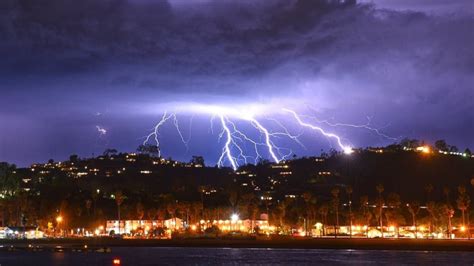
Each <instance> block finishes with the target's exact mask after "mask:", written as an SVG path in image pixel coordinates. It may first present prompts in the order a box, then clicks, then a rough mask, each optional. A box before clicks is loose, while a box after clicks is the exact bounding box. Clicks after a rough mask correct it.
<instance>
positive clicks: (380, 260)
mask: <svg viewBox="0 0 474 266" xmlns="http://www.w3.org/2000/svg"><path fill="white" fill-rule="evenodd" d="M114 258H120V259H121V262H122V265H158V264H159V265H176V264H180V265H209V264H219V265H222V264H226V265H242V264H258V265H275V264H280V265H288V264H293V265H294V264H298V265H314V264H318V265H342V264H354V265H377V264H397V265H398V264H405V265H406V264H412V265H415V264H416V265H420V264H421V265H472V264H473V262H474V252H440V251H388V250H387V251H383V250H377V251H375V250H353V249H346V250H330V249H269V248H171V247H170V248H165V247H133V248H127V247H117V248H113V249H112V252H111V253H106V254H103V253H73V252H67V253H53V252H27V251H17V252H1V253H0V264H1V265H2V266H4V265H35V266H42V265H68V266H69V265H112V260H113V259H114Z"/></svg>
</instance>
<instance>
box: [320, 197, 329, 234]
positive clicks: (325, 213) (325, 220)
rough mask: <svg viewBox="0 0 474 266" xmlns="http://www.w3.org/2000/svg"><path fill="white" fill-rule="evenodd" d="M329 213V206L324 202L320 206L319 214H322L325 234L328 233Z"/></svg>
mask: <svg viewBox="0 0 474 266" xmlns="http://www.w3.org/2000/svg"><path fill="white" fill-rule="evenodd" d="M328 213H329V207H328V205H327V204H326V203H323V204H322V205H321V207H319V214H321V219H322V220H323V235H326V229H325V228H326V227H325V226H326V224H327V223H328Z"/></svg>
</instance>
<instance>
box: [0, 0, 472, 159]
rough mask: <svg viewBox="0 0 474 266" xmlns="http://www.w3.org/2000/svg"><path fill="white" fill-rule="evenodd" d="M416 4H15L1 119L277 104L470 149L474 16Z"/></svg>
mask: <svg viewBox="0 0 474 266" xmlns="http://www.w3.org/2000/svg"><path fill="white" fill-rule="evenodd" d="M380 3H382V4H384V5H382V6H381V7H383V8H387V7H388V8H391V6H387V2H386V1H385V2H384V1H381V2H380ZM399 3H400V2H399ZM404 3H405V4H404V5H402V4H400V5H398V6H397V7H396V11H395V10H391V9H383V10H381V9H379V8H378V1H373V4H365V3H364V4H356V3H355V1H336V0H325V1H323V0H291V1H290V0H282V1H217V0H216V1H211V0H202V1H180V0H175V1H169V2H167V1H153V0H128V1H127V0H103V1H96V0H82V1H73V0H3V1H1V2H0V40H1V41H0V56H1V59H2V60H1V61H0V78H1V79H2V84H0V89H1V90H2V94H3V97H2V98H1V99H0V103H1V107H0V111H1V114H3V115H4V116H5V117H12V116H15V117H18V116H19V117H26V118H24V119H26V120H28V119H32V118H31V117H34V119H35V121H36V120H37V119H39V118H38V117H43V119H53V118H54V117H58V115H57V113H61V117H64V116H74V115H76V116H81V120H82V119H85V120H87V115H90V114H93V113H96V112H97V111H103V110H104V109H110V110H111V111H110V112H112V113H113V112H115V113H117V112H118V113H120V114H119V115H120V116H124V114H125V113H127V111H130V112H134V110H135V109H134V107H138V106H140V105H148V104H150V105H152V104H154V103H166V102H172V101H180V100H194V101H204V102H205V101H210V100H209V99H211V100H212V99H214V98H213V97H219V99H222V101H224V102H229V101H232V102H235V101H241V102H245V101H257V102H258V101H265V99H266V98H267V97H270V98H273V99H274V101H276V102H278V101H284V100H287V99H292V100H294V101H296V102H298V103H300V104H301V105H300V106H305V105H309V106H311V107H314V108H316V109H317V111H318V112H319V114H320V115H323V116H325V117H334V118H335V119H337V120H342V121H345V122H351V121H358V122H360V121H363V120H364V119H365V117H366V116H371V117H374V120H375V121H374V122H375V123H378V124H379V125H385V124H390V125H391V127H390V128H389V130H390V133H392V135H395V136H400V135H405V136H406V135H409V136H413V137H419V138H448V139H454V140H455V141H456V142H458V143H459V144H461V145H462V146H468V145H471V146H472V145H474V143H473V140H472V137H470V136H471V135H472V131H473V130H474V128H473V127H474V126H473V124H474V114H473V113H472V110H473V109H474V105H473V103H472V99H473V98H474V92H473V91H474V88H473V84H474V75H473V73H474V50H473V49H472V47H474V34H473V32H472V29H473V28H474V19H473V17H472V13H469V12H467V14H466V13H462V12H456V13H449V14H445V13H443V14H440V13H439V12H438V13H436V15H432V14H429V13H426V12H423V11H424V10H426V9H429V8H430V5H429V3H428V2H426V1H423V4H422V5H421V7H422V8H421V7H420V5H416V6H415V5H413V6H415V7H416V8H409V7H411V5H410V3H407V2H404ZM438 6H439V5H438ZM469 6H470V4H469V3H467V2H466V7H467V8H469ZM405 7H407V8H405ZM394 8H395V7H394ZM436 10H440V8H437V9H436ZM210 96H212V98H210ZM19 102H21V103H22V104H21V105H20V104H18V103H19ZM118 107H120V108H121V109H117V108H118ZM117 110H120V111H117ZM136 110H141V109H139V108H137V109H136ZM136 110H135V111H136ZM159 111H162V110H158V112H159ZM127 114H128V115H131V114H130V113H127ZM44 117H46V118H44ZM61 119H62V118H61ZM94 119H95V118H94ZM3 120H4V121H6V120H8V119H7V118H6V119H3ZM17 121H19V120H17ZM147 122H149V121H148V120H147ZM90 123H91V124H92V123H95V121H90ZM117 123H118V122H117ZM144 123H145V122H144ZM27 124H28V123H27ZM440 125H444V126H440ZM25 127H26V128H27V126H25ZM0 134H1V133H0ZM0 136H1V135H0ZM129 137H130V136H129ZM130 138H131V139H132V138H133V137H130ZM358 144H361V145H362V144H367V145H368V144H371V142H370V140H361V141H359V142H358ZM0 156H2V154H0ZM3 156H5V155H3ZM0 159H1V158H0Z"/></svg>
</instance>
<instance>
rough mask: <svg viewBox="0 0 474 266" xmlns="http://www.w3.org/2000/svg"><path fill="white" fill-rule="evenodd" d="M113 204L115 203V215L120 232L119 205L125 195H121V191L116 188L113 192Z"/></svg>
mask: <svg viewBox="0 0 474 266" xmlns="http://www.w3.org/2000/svg"><path fill="white" fill-rule="evenodd" d="M114 196H115V204H116V205H117V217H118V233H119V234H120V206H121V205H122V203H123V201H124V200H125V196H124V195H123V193H122V191H120V190H118V191H117V192H115V195H114Z"/></svg>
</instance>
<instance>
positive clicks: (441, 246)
mask: <svg viewBox="0 0 474 266" xmlns="http://www.w3.org/2000/svg"><path fill="white" fill-rule="evenodd" d="M0 245H3V246H4V247H5V246H12V247H16V248H25V247H28V246H29V245H32V246H41V247H45V248H47V247H55V246H62V247H64V248H67V247H83V246H84V245H87V247H88V248H91V249H92V248H100V247H110V248H113V247H131V248H133V247H193V248H272V249H354V250H407V251H410V250H411V251H474V240H466V239H455V240H441V239H429V240H428V239H363V238H360V239H354V238H353V239H347V238H338V239H330V238H323V239H320V238H313V239H268V240H255V239H170V240H168V239H167V240H161V239H112V238H89V239H79V238H76V239H72V238H69V239H3V240H0Z"/></svg>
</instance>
